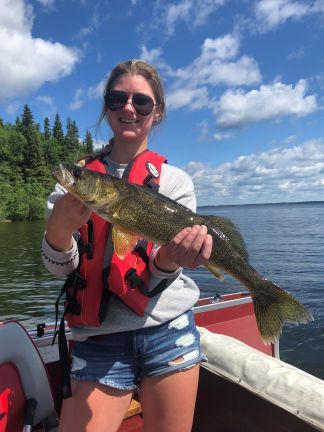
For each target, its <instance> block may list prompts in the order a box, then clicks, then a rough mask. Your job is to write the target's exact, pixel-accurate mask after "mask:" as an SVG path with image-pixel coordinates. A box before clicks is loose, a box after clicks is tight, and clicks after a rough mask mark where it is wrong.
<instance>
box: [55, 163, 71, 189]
mask: <svg viewBox="0 0 324 432" xmlns="http://www.w3.org/2000/svg"><path fill="white" fill-rule="evenodd" d="M52 176H53V177H54V179H55V180H56V181H57V182H58V183H60V184H61V185H62V186H65V187H69V186H71V185H72V184H73V183H74V178H73V175H72V173H70V171H69V170H68V169H67V168H66V167H65V166H64V165H63V164H59V165H58V166H57V167H56V168H54V170H53V171H52Z"/></svg>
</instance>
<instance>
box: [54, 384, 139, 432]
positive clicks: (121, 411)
mask: <svg viewBox="0 0 324 432" xmlns="http://www.w3.org/2000/svg"><path fill="white" fill-rule="evenodd" d="M131 398H132V391H131V390H119V389H116V388H112V387H108V386H106V385H103V384H99V383H96V382H91V381H75V380H72V397H71V398H68V399H65V400H64V402H63V406H62V411H61V416H60V425H59V432H98V431H100V430H105V431H107V432H115V431H117V430H118V428H119V426H120V424H121V422H122V420H123V418H124V415H125V413H126V411H127V409H128V406H129V404H130V401H131Z"/></svg>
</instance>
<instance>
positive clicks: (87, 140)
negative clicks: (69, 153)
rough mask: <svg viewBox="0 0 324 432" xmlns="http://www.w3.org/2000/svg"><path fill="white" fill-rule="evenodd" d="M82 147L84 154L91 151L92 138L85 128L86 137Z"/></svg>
mask: <svg viewBox="0 0 324 432" xmlns="http://www.w3.org/2000/svg"><path fill="white" fill-rule="evenodd" d="M83 148H84V152H85V153H86V154H90V153H93V150H94V148H93V139H92V136H91V133H90V132H89V131H88V130H87V131H86V137H85V140H84V141H83Z"/></svg>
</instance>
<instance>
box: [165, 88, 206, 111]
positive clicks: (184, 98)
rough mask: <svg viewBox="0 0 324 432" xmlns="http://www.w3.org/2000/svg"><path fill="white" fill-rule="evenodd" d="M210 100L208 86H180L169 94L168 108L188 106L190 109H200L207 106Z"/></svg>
mask: <svg viewBox="0 0 324 432" xmlns="http://www.w3.org/2000/svg"><path fill="white" fill-rule="evenodd" d="M207 101H208V91H207V88H206V87H200V88H196V89H190V88H183V89H181V88H178V89H177V90H173V91H172V92H170V93H169V94H168V96H167V106H168V109H178V108H182V107H185V106H187V107H188V108H189V110H190V111H194V110H199V109H202V108H204V107H206V105H207Z"/></svg>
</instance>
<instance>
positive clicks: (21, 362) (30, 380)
mask: <svg viewBox="0 0 324 432" xmlns="http://www.w3.org/2000/svg"><path fill="white" fill-rule="evenodd" d="M0 347H1V349H0V432H8V431H10V432H16V431H17V432H18V431H22V429H23V427H24V417H25V415H26V412H25V411H26V407H27V405H28V403H27V401H28V400H31V399H35V400H36V408H35V410H34V415H33V416H32V417H33V419H32V421H31V423H32V424H31V427H32V426H34V425H38V424H42V426H43V430H44V431H46V432H56V431H57V427H58V421H57V416H56V413H55V408H54V400H53V395H52V390H51V387H50V383H49V380H48V376H47V372H46V369H45V366H44V363H43V360H42V358H41V356H40V354H39V352H38V350H37V348H36V347H35V345H34V343H33V342H32V340H31V338H30V337H29V335H28V333H27V332H26V330H25V329H24V327H23V326H22V325H20V324H19V323H18V322H15V321H8V322H3V323H0ZM29 430H31V428H30V429H29Z"/></svg>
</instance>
